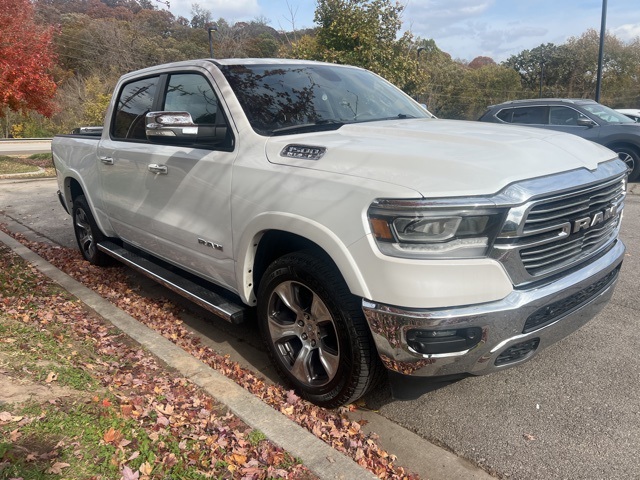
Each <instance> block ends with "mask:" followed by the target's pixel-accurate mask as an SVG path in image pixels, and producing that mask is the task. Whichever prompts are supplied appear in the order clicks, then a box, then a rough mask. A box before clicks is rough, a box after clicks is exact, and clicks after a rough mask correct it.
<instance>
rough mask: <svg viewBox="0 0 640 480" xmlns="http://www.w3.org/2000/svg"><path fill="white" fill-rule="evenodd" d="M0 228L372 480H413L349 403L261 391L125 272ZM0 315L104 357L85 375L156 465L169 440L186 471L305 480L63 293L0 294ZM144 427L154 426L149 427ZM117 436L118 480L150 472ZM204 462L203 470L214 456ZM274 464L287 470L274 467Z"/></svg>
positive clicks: (276, 388)
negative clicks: (354, 416) (52, 328)
mask: <svg viewBox="0 0 640 480" xmlns="http://www.w3.org/2000/svg"><path fill="white" fill-rule="evenodd" d="M0 229H1V230H3V231H4V232H5V233H7V234H9V235H11V236H12V237H14V238H15V239H16V240H18V241H19V242H21V243H22V244H23V245H25V246H27V247H28V248H29V249H31V250H32V251H34V252H36V253H37V254H38V255H40V256H41V257H43V258H44V259H46V260H47V261H48V262H50V263H51V264H53V265H54V266H56V267H57V268H58V269H60V270H62V271H63V272H65V273H66V274H68V275H70V276H71V277H72V278H74V279H75V280H77V281H79V282H81V283H82V284H84V285H85V286H87V287H88V288H91V289H92V290H94V291H95V292H97V293H98V294H100V295H101V296H102V297H104V298H105V299H107V300H109V301H110V302H111V303H113V304H114V305H116V306H117V307H119V308H120V309H122V310H124V311H125V312H127V313H128V314H129V315H131V316H132V317H134V318H135V319H136V320H138V321H140V322H141V323H143V324H145V325H147V326H148V327H150V328H152V329H154V330H155V331H157V332H158V333H160V334H161V335H163V336H164V337H165V338H167V339H169V340H170V341H172V342H173V343H174V344H176V345H178V346H179V347H180V348H182V349H183V350H185V351H186V352H188V353H190V354H191V355H192V356H194V357H195V358H197V359H199V360H200V361H202V362H204V363H205V364H207V365H209V366H210V367H212V368H214V369H216V370H217V371H219V372H221V373H222V374H223V375H225V376H227V377H228V378H230V379H232V380H234V381H235V382H236V383H237V384H238V385H240V386H242V387H243V388H245V389H246V390H248V391H249V392H251V393H253V394H254V395H256V396H257V397H258V398H260V399H261V400H262V401H264V402H265V403H267V404H268V405H270V406H271V407H273V408H274V409H276V410H278V411H280V412H281V413H283V414H284V415H286V416H287V417H288V418H290V419H291V420H293V421H295V422H296V423H297V424H298V425H300V426H302V427H304V428H306V429H307V430H308V431H310V432H311V433H313V434H314V435H315V436H317V437H318V438H320V439H321V440H323V441H324V442H326V443H327V444H329V445H331V446H332V447H333V448H335V449H336V450H338V451H340V452H342V453H344V454H346V455H347V456H349V457H351V458H352V459H353V460H354V461H356V462H357V463H358V464H359V465H361V466H362V467H364V468H366V469H368V470H369V471H371V472H372V473H373V474H375V475H376V476H378V477H379V478H385V479H417V478H418V476H417V475H415V474H412V473H410V472H407V471H406V470H405V469H404V468H403V467H401V466H398V465H396V463H395V461H396V457H395V456H394V455H391V454H389V453H388V452H386V451H385V450H384V449H382V448H380V447H379V445H378V444H377V443H376V439H377V437H376V435H375V434H373V433H369V434H366V433H364V432H363V431H362V430H361V425H360V424H359V423H358V422H356V421H352V420H350V419H349V418H347V416H346V415H345V414H346V412H348V411H349V410H353V409H355V408H356V407H355V406H354V405H350V406H347V407H343V408H340V409H336V410H328V409H325V408H322V407H318V406H316V405H313V404H312V403H310V402H307V401H306V400H304V399H302V398H300V397H299V396H298V395H296V394H295V392H293V391H292V390H288V389H286V388H284V387H283V386H281V385H272V384H268V383H267V382H265V381H264V380H262V379H261V378H259V377H257V376H256V375H255V374H254V373H253V372H251V371H249V370H248V369H245V368H243V367H241V366H240V365H239V364H238V363H236V362H234V361H232V360H231V359H230V358H229V357H228V356H225V355H221V354H219V353H217V352H215V351H214V350H212V349H211V348H209V347H208V346H205V345H203V344H202V343H201V342H200V340H199V339H198V338H197V336H195V335H193V334H191V333H190V332H189V331H188V329H187V328H186V327H185V326H184V325H183V322H182V321H181V320H180V317H179V314H180V311H179V309H178V308H177V307H176V306H175V305H173V304H172V303H171V302H169V301H168V300H166V299H152V298H147V297H144V296H143V295H141V294H140V293H139V287H138V286H137V285H135V284H133V282H132V281H131V280H130V279H129V278H128V277H127V275H126V269H125V268H124V267H121V266H120V267H113V268H100V267H95V266H93V265H91V264H89V263H88V262H86V261H85V260H84V259H83V258H82V256H81V255H80V253H79V252H78V251H77V250H74V249H69V248H66V247H60V246H57V245H51V244H47V243H42V242H32V241H29V240H27V239H26V238H25V237H24V236H23V235H21V234H16V233H13V232H10V231H8V230H7V229H6V227H5V226H4V225H1V224H0ZM31 270H32V273H33V274H35V275H37V276H38V277H39V278H41V280H40V282H41V283H42V284H43V285H46V284H47V283H48V281H47V280H46V279H44V277H43V276H42V275H41V274H39V272H38V271H37V270H36V269H35V267H31ZM32 302H36V303H38V304H39V305H38V307H39V308H37V309H35V310H34V309H33V308H30V307H27V305H29V304H30V303H32ZM2 310H4V311H5V313H8V314H10V315H12V316H14V317H15V318H19V319H21V320H22V321H25V322H36V323H40V324H42V325H46V324H47V323H49V322H55V323H57V324H60V325H66V326H67V327H68V328H69V329H71V330H72V331H73V332H74V333H75V334H76V335H79V336H80V337H81V338H89V339H92V340H93V342H94V343H95V346H96V348H97V350H98V351H99V352H100V353H101V354H102V355H109V356H111V357H112V358H113V361H111V362H104V361H99V362H96V363H97V364H94V363H91V361H86V362H85V364H84V366H83V368H84V369H85V370H86V371H87V372H88V373H90V374H91V375H93V376H97V377H99V378H100V380H101V382H102V384H103V385H105V386H106V387H108V388H109V390H110V391H111V392H112V393H113V394H114V395H115V396H116V398H117V399H118V402H119V404H118V405H116V406H115V407H117V408H118V410H119V411H120V413H121V415H123V416H127V417H129V418H131V419H133V420H136V421H137V422H139V423H140V424H141V425H145V428H147V429H149V430H150V432H151V433H150V438H151V439H152V440H153V441H154V442H155V444H154V450H157V452H158V454H157V456H156V463H158V464H160V465H162V466H163V467H165V468H166V467H167V466H168V465H169V466H170V465H171V464H172V463H174V462H176V456H175V453H170V452H163V450H162V447H163V444H164V443H166V442H163V440H162V438H163V437H164V436H167V435H171V436H173V437H177V438H178V439H180V440H179V441H180V445H181V446H182V447H183V448H181V452H179V453H180V454H183V455H186V456H187V458H188V459H189V461H191V462H192V463H193V462H195V463H197V462H198V461H201V459H202V458H203V456H206V454H207V453H212V452H213V453H214V457H215V454H218V455H223V457H224V459H223V460H222V461H221V460H219V459H218V460H216V462H218V464H220V465H225V466H226V469H227V470H226V472H227V474H230V475H231V478H247V479H251V478H269V477H272V478H273V477H275V478H313V475H312V474H311V473H310V472H309V471H308V470H306V469H305V468H304V467H302V466H301V465H298V464H294V465H290V464H291V463H292V462H291V461H290V460H289V461H287V459H286V456H287V455H288V454H286V452H283V451H282V449H279V448H278V447H275V446H273V445H272V444H270V443H268V442H260V443H259V444H258V447H254V446H252V445H251V443H250V442H249V441H248V440H247V439H246V436H247V434H248V433H249V430H250V429H248V427H247V426H246V425H244V424H243V423H242V422H241V421H240V420H239V419H237V418H235V417H234V416H233V415H231V414H221V413H220V410H221V408H222V407H221V406H220V405H216V403H215V400H213V399H212V398H211V397H208V396H207V395H205V394H203V393H201V392H200V391H199V390H198V389H197V387H195V386H194V385H193V384H191V383H190V382H189V381H187V380H186V379H183V378H173V377H172V376H166V375H165V374H164V372H163V368H164V367H161V366H159V365H158V364H157V363H156V361H155V360H154V359H153V357H152V356H151V355H149V354H146V353H145V352H144V351H142V350H141V349H140V348H139V347H138V348H137V349H136V348H135V347H134V346H130V344H131V343H132V342H131V341H129V342H127V341H126V340H125V339H124V338H123V337H124V335H123V334H121V333H119V332H115V328H114V327H113V326H110V325H105V323H104V322H103V321H102V320H101V319H98V318H96V317H95V316H94V315H90V314H88V313H87V312H86V311H85V310H84V309H83V308H82V306H81V304H80V302H77V301H76V302H71V301H69V300H67V299H66V298H65V297H64V296H63V295H62V294H59V295H55V296H50V297H45V298H42V297H38V296H37V295H34V296H32V297H30V298H28V299H26V298H25V299H18V298H13V299H6V298H4V299H3V298H2V297H1V296H0V311H2ZM52 381H53V380H52ZM158 398H161V399H162V400H161V401H160V400H158ZM105 401H107V402H108V400H106V399H105ZM149 419H153V422H151V423H150V422H149V421H148V420H149ZM118 434H120V435H123V432H115V431H114V432H105V437H106V438H103V441H105V442H106V443H109V444H111V445H114V446H116V447H117V448H118V449H119V450H121V451H122V453H125V455H120V456H119V457H118V458H119V459H118V462H120V465H121V470H120V471H121V475H122V478H138V479H143V478H151V477H150V475H151V473H152V472H153V471H154V470H153V469H154V468H155V467H154V465H151V464H146V463H143V464H142V465H140V467H139V468H137V469H132V468H130V467H128V466H127V462H126V461H127V459H131V460H135V457H136V455H137V452H136V451H135V450H131V445H132V443H131V439H127V438H126V437H124V436H122V437H119V436H118ZM122 442H124V443H122ZM263 444H268V445H269V447H265V446H264V445H263ZM132 457H133V458H132ZM215 458H217V457H215ZM208 461H209V464H210V463H211V461H213V457H210V458H209V459H208ZM294 463H295V462H294ZM282 465H286V466H287V468H281V466H282ZM127 469H128V470H127Z"/></svg>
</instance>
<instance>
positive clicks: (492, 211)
mask: <svg viewBox="0 0 640 480" xmlns="http://www.w3.org/2000/svg"><path fill="white" fill-rule="evenodd" d="M452 203H453V202H452ZM505 213H506V210H505V209H501V208H495V207H493V205H491V206H489V205H488V204H487V203H481V204H479V205H475V204H474V205H471V204H467V205H462V204H461V202H460V201H456V202H455V206H452V207H447V206H444V205H442V202H438V203H437V204H436V203H435V202H432V201H426V200H425V201H420V200H416V201H405V200H378V201H376V202H374V204H373V205H371V207H370V208H369V212H368V215H369V223H370V225H371V231H372V233H373V235H374V237H375V239H376V242H377V244H378V247H379V248H380V251H381V252H382V253H384V254H385V255H391V256H394V257H403V258H425V259H428V258H479V257H483V256H484V255H486V253H487V251H488V249H489V247H490V246H491V245H492V243H493V241H494V240H495V237H496V236H497V234H498V232H499V231H500V228H501V227H502V222H503V221H504V216H505Z"/></svg>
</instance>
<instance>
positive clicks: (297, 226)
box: [234, 212, 370, 305]
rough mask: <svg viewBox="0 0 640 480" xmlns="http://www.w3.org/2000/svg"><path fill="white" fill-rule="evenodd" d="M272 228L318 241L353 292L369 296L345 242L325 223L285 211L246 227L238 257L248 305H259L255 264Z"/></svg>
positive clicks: (265, 215)
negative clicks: (260, 247)
mask: <svg viewBox="0 0 640 480" xmlns="http://www.w3.org/2000/svg"><path fill="white" fill-rule="evenodd" d="M270 230H280V231H283V232H288V233H292V234H295V235H298V236H300V237H303V238H305V239H307V240H310V241H311V242H313V243H315V244H317V245H318V246H319V247H320V248H322V250H324V251H325V253H327V254H328V255H329V256H330V257H331V259H332V260H333V261H334V263H335V264H336V266H337V267H338V269H339V270H340V273H341V274H342V277H343V278H344V280H345V282H346V283H347V286H348V287H349V290H350V291H351V293H353V294H354V295H358V296H360V297H365V298H370V292H369V290H368V288H367V285H366V282H365V281H364V278H363V276H362V274H361V272H360V270H359V269H358V266H357V264H356V262H355V260H354V258H353V256H352V255H351V253H350V252H349V250H348V248H347V246H346V245H344V244H343V243H342V241H341V240H340V238H339V237H338V236H337V235H336V234H335V233H333V232H332V231H331V230H330V229H328V228H327V227H326V226H325V225H322V224H320V223H318V222H315V221H313V220H310V219H309V218H305V217H302V216H298V215H295V214H291V213H284V212H265V213H262V214H260V215H258V216H257V217H255V218H253V220H252V221H251V222H250V223H249V224H248V225H247V226H246V227H245V228H244V230H243V234H242V236H241V237H240V241H239V242H238V247H237V250H236V252H235V253H236V254H235V255H234V256H235V258H237V259H238V261H237V262H236V278H237V279H238V293H239V295H240V297H241V298H242V300H243V301H245V302H246V303H247V304H248V305H255V304H256V297H255V291H254V284H255V282H254V279H253V265H254V263H255V256H256V251H257V249H258V245H259V243H260V239H261V238H262V236H263V235H264V234H265V233H266V232H268V231H270Z"/></svg>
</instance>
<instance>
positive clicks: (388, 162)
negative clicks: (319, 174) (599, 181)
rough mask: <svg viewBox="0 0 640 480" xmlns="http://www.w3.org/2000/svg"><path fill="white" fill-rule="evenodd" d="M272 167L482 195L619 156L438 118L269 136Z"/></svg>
mask: <svg viewBox="0 0 640 480" xmlns="http://www.w3.org/2000/svg"><path fill="white" fill-rule="evenodd" d="M288 145H297V146H304V147H306V146H308V147H321V148H324V149H326V151H325V152H324V154H323V155H322V156H321V157H320V158H319V159H307V158H291V157H287V156H283V155H282V151H283V149H284V148H285V147H287V146H288ZM266 154H267V158H268V159H269V161H270V162H272V163H276V164H281V165H289V166H295V167H301V168H309V169H314V170H320V171H324V172H331V173H336V174H342V175H350V176H354V177H361V178H367V179H371V180H378V181H381V182H387V183H392V184H394V185H399V186H402V187H406V188H409V189H412V190H415V191H416V192H419V193H420V194H421V195H422V196H424V197H443V196H444V197H448V196H467V195H483V194H492V193H495V192H498V191H499V190H501V189H502V188H504V187H505V186H507V185H509V184H510V183H513V182H517V181H519V180H524V179H530V178H534V177H541V176H545V175H550V174H554V173H559V172H564V171H567V170H573V169H578V168H586V169H589V170H595V169H596V168H597V166H598V163H600V162H603V161H606V160H611V159H612V158H615V154H614V153H613V152H611V151H610V150H608V149H606V148H604V147H601V146H600V145H597V144H595V143H592V142H589V141H586V140H583V139H581V138H579V137H576V136H574V135H570V134H564V133H560V132H554V131H549V130H543V129H537V128H524V127H517V126H511V125H493V124H489V123H480V122H465V121H459V120H437V119H406V120H391V121H381V122H370V123H356V124H347V125H344V126H343V127H341V128H340V129H338V130H335V131H329V132H316V133H306V134H296V135H287V136H278V137H270V138H269V139H268V140H267V143H266Z"/></svg>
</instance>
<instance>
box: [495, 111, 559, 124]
mask: <svg viewBox="0 0 640 480" xmlns="http://www.w3.org/2000/svg"><path fill="white" fill-rule="evenodd" d="M497 117H498V118H499V119H500V120H502V121H503V122H507V123H518V124H521V125H547V124H548V123H549V108H548V107H517V108H505V109H504V110H501V111H500V112H498V115H497Z"/></svg>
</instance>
